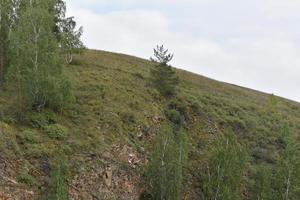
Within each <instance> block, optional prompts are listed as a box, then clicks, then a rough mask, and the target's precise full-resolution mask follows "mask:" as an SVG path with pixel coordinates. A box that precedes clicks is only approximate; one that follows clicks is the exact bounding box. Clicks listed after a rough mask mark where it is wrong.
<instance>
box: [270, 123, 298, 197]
mask: <svg viewBox="0 0 300 200" xmlns="http://www.w3.org/2000/svg"><path fill="white" fill-rule="evenodd" d="M282 141H283V145H284V146H283V148H284V149H283V151H282V152H281V155H280V160H279V161H278V163H277V169H276V176H275V180H274V181H273V182H274V184H275V191H276V193H275V195H276V197H275V198H276V199H283V200H290V199H291V200H296V199H298V198H299V196H300V145H299V142H298V141H297V137H296V136H295V135H293V134H292V133H291V132H290V129H289V126H288V124H285V125H284V127H283V130H282Z"/></svg>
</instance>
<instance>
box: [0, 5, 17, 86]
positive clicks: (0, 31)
mask: <svg viewBox="0 0 300 200" xmlns="http://www.w3.org/2000/svg"><path fill="white" fill-rule="evenodd" d="M15 4H16V0H0V86H2V85H3V83H4V74H5V72H6V71H7V68H8V64H9V52H8V49H9V38H10V33H11V30H12V25H13V15H14V5H15Z"/></svg>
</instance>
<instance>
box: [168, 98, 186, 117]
mask: <svg viewBox="0 0 300 200" xmlns="http://www.w3.org/2000/svg"><path fill="white" fill-rule="evenodd" d="M167 108H168V109H170V110H177V111H178V112H179V113H180V115H181V116H182V119H183V121H188V120H189V118H190V117H189V111H188V106H187V104H186V102H184V100H182V99H179V98H174V99H172V100H171V101H170V102H169V103H168V106H167Z"/></svg>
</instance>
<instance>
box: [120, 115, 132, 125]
mask: <svg viewBox="0 0 300 200" xmlns="http://www.w3.org/2000/svg"><path fill="white" fill-rule="evenodd" d="M120 117H121V120H122V121H123V122H124V123H126V124H133V123H135V122H136V119H135V116H134V114H133V113H130V112H122V113H120Z"/></svg>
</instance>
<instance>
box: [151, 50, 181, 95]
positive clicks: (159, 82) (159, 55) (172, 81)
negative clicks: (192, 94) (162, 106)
mask: <svg viewBox="0 0 300 200" xmlns="http://www.w3.org/2000/svg"><path fill="white" fill-rule="evenodd" d="M154 57H155V58H151V60H152V61H153V62H155V63H156V65H155V67H154V68H153V69H152V70H151V77H150V78H151V80H152V84H153V86H154V87H155V88H156V89H157V90H158V91H159V92H160V94H161V95H162V96H164V97H173V96H175V95H176V87H177V85H178V83H179V79H178V77H177V76H176V74H175V71H174V70H173V69H172V67H171V66H170V65H168V63H169V62H170V61H171V60H172V59H173V55H172V54H169V53H168V49H165V48H164V46H163V45H162V46H157V47H156V49H154Z"/></svg>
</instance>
